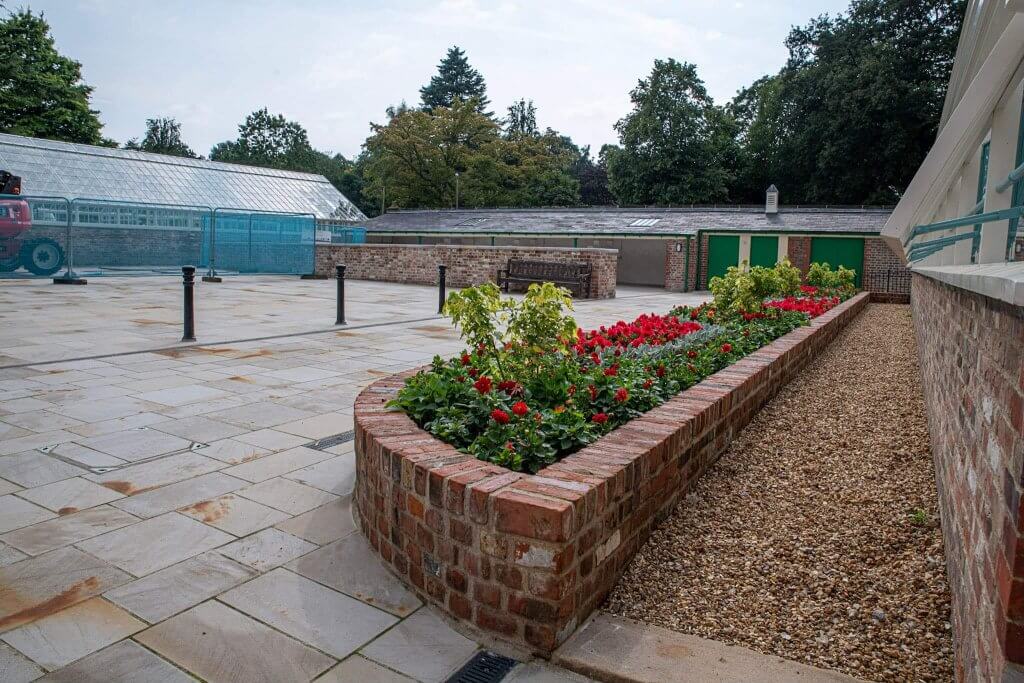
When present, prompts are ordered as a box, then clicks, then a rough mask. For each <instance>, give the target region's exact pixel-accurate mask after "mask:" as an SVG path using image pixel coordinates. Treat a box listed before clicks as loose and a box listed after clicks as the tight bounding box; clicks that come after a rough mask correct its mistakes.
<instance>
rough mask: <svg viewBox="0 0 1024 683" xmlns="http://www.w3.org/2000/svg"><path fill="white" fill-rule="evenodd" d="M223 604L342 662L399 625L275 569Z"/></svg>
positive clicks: (231, 592) (384, 615)
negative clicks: (395, 625)
mask: <svg viewBox="0 0 1024 683" xmlns="http://www.w3.org/2000/svg"><path fill="white" fill-rule="evenodd" d="M218 599H219V600H220V601H222V602H226V603H227V604H229V605H231V606H232V607H234V608H235V609H238V610H241V611H242V612H245V613H246V614H249V615H251V616H253V617H255V618H257V619H259V620H260V621H262V622H265V623H267V624H270V625H271V626H273V627H274V628H276V629H278V630H280V631H284V632H285V633H287V634H288V635H290V636H292V637H294V638H296V639H298V640H300V641H302V642H303V643H307V644H309V645H312V646H313V647H315V648H317V649H318V650H322V651H323V652H326V653H328V654H330V655H332V656H334V657H337V658H338V659H342V658H344V657H347V656H348V655H349V654H351V653H352V652H354V651H355V650H357V649H358V648H359V647H360V646H361V645H363V644H364V643H367V642H369V641H370V640H372V639H373V638H374V637H375V636H377V635H379V634H380V633H382V632H383V631H384V630H386V629H387V628H389V627H390V626H392V625H393V624H395V623H397V621H398V619H396V618H395V617H394V616H392V615H390V614H387V613H386V612H382V611H381V610H378V609H374V608H373V607H370V606H369V605H366V604H364V603H361V602H359V601H357V600H353V599H352V598H350V597H348V596H347V595H342V594H341V593H338V592H337V591H333V590H331V589H330V588H326V587H324V586H322V585H320V584H318V583H316V582H314V581H310V580H309V579H307V578H304V577H302V576H299V575H298V574H294V573H292V572H290V571H288V570H287V569H275V570H273V571H272V572H270V573H268V574H264V575H263V576H260V577H259V578H257V579H254V580H252V581H250V582H248V583H245V584H243V585H241V586H238V587H237V588H232V589H231V590H229V591H228V592H226V593H224V594H223V595H221V596H220V597H219V598H218Z"/></svg>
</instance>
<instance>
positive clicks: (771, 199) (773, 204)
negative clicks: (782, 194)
mask: <svg viewBox="0 0 1024 683" xmlns="http://www.w3.org/2000/svg"><path fill="white" fill-rule="evenodd" d="M764 212H765V213H778V212H779V188H777V187H775V185H769V186H768V192H767V194H766V195H765V199H764Z"/></svg>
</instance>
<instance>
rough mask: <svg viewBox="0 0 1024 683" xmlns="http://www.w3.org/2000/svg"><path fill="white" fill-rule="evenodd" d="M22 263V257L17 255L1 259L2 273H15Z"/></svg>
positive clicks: (0, 269) (0, 270) (0, 271)
mask: <svg viewBox="0 0 1024 683" xmlns="http://www.w3.org/2000/svg"><path fill="white" fill-rule="evenodd" d="M20 265H21V259H20V258H19V257H17V256H15V257H14V258H9V259H0V273H13V272H14V271H16V270H17V269H18V266H20Z"/></svg>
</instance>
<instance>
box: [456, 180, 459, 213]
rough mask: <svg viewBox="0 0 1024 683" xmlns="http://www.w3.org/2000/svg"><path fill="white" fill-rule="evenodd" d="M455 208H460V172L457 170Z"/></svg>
mask: <svg viewBox="0 0 1024 683" xmlns="http://www.w3.org/2000/svg"><path fill="white" fill-rule="evenodd" d="M455 210H456V211H458V210H459V172H458V171H456V172H455Z"/></svg>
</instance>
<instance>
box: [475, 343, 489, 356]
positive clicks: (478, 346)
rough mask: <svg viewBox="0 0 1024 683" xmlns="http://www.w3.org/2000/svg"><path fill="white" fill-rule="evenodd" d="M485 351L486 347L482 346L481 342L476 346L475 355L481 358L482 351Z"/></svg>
mask: <svg viewBox="0 0 1024 683" xmlns="http://www.w3.org/2000/svg"><path fill="white" fill-rule="evenodd" d="M486 350H487V347H486V346H484V344H483V342H480V343H479V344H477V345H476V352H477V353H478V354H479V355H481V356H482V355H483V353H484V351H486Z"/></svg>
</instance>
